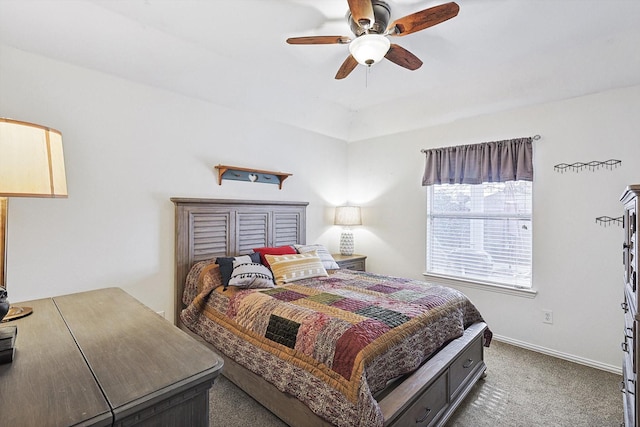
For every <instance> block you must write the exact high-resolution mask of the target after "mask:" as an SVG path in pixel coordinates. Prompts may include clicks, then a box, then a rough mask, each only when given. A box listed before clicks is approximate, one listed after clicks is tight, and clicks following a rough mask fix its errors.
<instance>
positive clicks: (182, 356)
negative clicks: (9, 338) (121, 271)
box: [0, 288, 223, 427]
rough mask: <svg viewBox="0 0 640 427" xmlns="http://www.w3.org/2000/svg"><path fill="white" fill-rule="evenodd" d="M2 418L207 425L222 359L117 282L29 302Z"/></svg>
mask: <svg viewBox="0 0 640 427" xmlns="http://www.w3.org/2000/svg"><path fill="white" fill-rule="evenodd" d="M30 304H31V305H32V306H33V308H34V313H33V314H32V315H31V316H28V317H24V318H21V319H18V320H14V321H12V322H11V324H12V325H15V326H16V327H17V328H18V329H19V330H20V337H19V338H18V339H17V340H15V350H16V353H15V357H14V360H13V362H12V363H8V364H1V365H0V399H1V400H2V414H1V416H0V419H1V420H2V421H0V424H1V425H9V426H71V425H73V426H78V425H82V426H137V427H140V426H163V427H179V426H202V427H204V426H208V425H209V410H208V406H209V398H208V395H209V393H208V390H209V388H210V387H211V385H212V383H213V381H214V379H215V377H216V376H217V375H218V374H219V372H220V371H221V369H222V366H223V362H222V359H221V358H220V357H219V356H218V355H217V354H216V353H214V352H213V351H211V350H209V349H208V348H206V347H205V346H203V345H202V344H200V343H199V342H197V341H196V340H194V339H193V338H191V337H189V336H188V335H187V334H185V333H184V332H182V331H180V330H179V329H178V328H176V327H175V326H173V325H172V324H171V323H170V322H167V321H166V320H165V319H163V318H162V317H160V316H158V315H157V314H156V313H155V312H153V311H152V310H150V309H149V308H147V307H145V306H144V305H143V304H142V303H140V302H138V301H137V300H136V299H134V298H133V297H131V296H129V294H127V293H126V292H124V291H123V290H121V289H118V288H108V289H100V290H96V291H89V292H82V293H78V294H72V295H65V296H60V297H53V298H46V299H40V300H36V301H31V302H30Z"/></svg>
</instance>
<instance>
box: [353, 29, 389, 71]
mask: <svg viewBox="0 0 640 427" xmlns="http://www.w3.org/2000/svg"><path fill="white" fill-rule="evenodd" d="M390 47H391V42H390V41H389V39H388V38H387V37H386V36H383V35H382V34H363V35H361V36H359V37H357V38H356V39H355V40H353V41H352V42H351V43H349V52H350V53H351V55H353V57H354V58H355V60H356V61H358V63H360V64H362V65H373V64H375V63H376V62H380V61H382V58H384V56H385V55H386V54H387V52H388V51H389V48H390Z"/></svg>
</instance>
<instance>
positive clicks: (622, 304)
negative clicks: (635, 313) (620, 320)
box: [620, 302, 629, 313]
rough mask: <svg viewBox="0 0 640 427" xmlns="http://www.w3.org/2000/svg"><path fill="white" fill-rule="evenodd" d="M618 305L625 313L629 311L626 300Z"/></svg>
mask: <svg viewBox="0 0 640 427" xmlns="http://www.w3.org/2000/svg"><path fill="white" fill-rule="evenodd" d="M620 307H622V309H623V310H624V312H625V313H626V312H627V311H629V304H627V303H626V302H623V303H621V304H620Z"/></svg>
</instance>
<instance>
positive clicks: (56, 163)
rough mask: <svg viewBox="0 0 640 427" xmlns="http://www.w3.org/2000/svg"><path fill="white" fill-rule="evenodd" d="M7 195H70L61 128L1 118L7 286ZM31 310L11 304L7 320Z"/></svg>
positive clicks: (0, 235)
mask: <svg viewBox="0 0 640 427" xmlns="http://www.w3.org/2000/svg"><path fill="white" fill-rule="evenodd" d="M8 197H67V178H66V174H65V168H64V154H63V150H62V134H61V133H60V132H59V131H57V130H55V129H51V128H48V127H46V126H40V125H37V124H34V123H27V122H21V121H18V120H11V119H4V118H0V286H2V287H4V288H6V265H7V264H6V263H7V261H6V259H7V258H6V256H7V229H8V205H9V201H8ZM26 309H28V310H26ZM30 312H31V309H30V308H28V307H27V308H21V307H13V306H12V307H11V309H10V310H9V314H7V316H6V317H5V319H4V320H7V319H10V318H17V317H21V316H24V315H26V314H29V313H30Z"/></svg>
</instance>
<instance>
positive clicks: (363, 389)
mask: <svg viewBox="0 0 640 427" xmlns="http://www.w3.org/2000/svg"><path fill="white" fill-rule="evenodd" d="M171 201H172V202H173V203H174V204H175V211H176V240H175V245H176V286H175V288H176V292H175V301H176V313H175V319H176V323H177V324H178V326H179V327H181V328H182V329H183V330H185V331H187V332H188V333H190V334H192V335H193V336H195V337H196V338H198V339H200V340H202V341H203V342H204V343H206V344H207V345H208V346H210V347H211V348H212V349H214V350H215V351H216V352H217V353H219V354H221V356H222V357H223V358H224V360H225V365H224V369H223V372H222V373H223V375H225V376H226V377H227V378H228V379H229V380H231V381H232V382H233V383H235V384H236V385H237V386H238V387H240V388H241V389H242V390H244V391H245V392H246V393H247V394H249V395H250V396H252V397H253V398H254V399H256V400H257V401H258V402H260V403H261V404H262V405H264V406H265V407H266V408H267V409H269V410H270V411H271V412H273V413H274V414H275V415H277V416H278V417H279V418H281V419H282V420H283V421H284V422H286V423H287V424H289V425H291V426H305V427H306V426H330V425H378V426H382V425H384V426H405V425H419V426H440V425H444V423H445V422H446V421H447V420H448V418H449V417H450V416H451V415H452V413H453V412H454V411H455V409H456V408H457V407H458V406H459V405H460V403H461V402H462V401H463V399H464V398H465V397H466V395H467V394H468V393H469V391H470V390H471V388H472V387H473V385H474V384H475V382H476V381H477V380H478V379H479V378H481V377H482V376H483V375H484V372H485V370H486V365H485V363H484V360H483V346H484V345H488V341H489V340H490V332H489V330H488V329H487V325H486V324H485V323H484V322H483V321H482V318H481V316H480V315H479V313H477V312H475V311H474V310H475V308H474V307H473V306H472V304H471V303H470V302H468V301H462V300H461V301H458V298H460V296H459V295H458V294H457V291H454V290H448V288H442V287H433V289H432V288H430V287H429V286H425V284H424V282H418V281H409V280H406V279H400V278H387V277H384V276H379V275H374V274H371V273H362V272H337V273H334V274H330V275H328V276H326V277H321V278H318V279H304V280H301V281H297V282H293V283H289V284H286V285H284V286H283V287H282V288H277V289H276V290H275V291H274V290H273V289H267V290H260V289H257V290H254V289H252V290H249V291H251V293H250V294H249V292H246V291H245V290H241V291H240V292H239V294H241V297H238V298H237V300H235V299H234V298H236V297H235V295H236V294H235V293H233V292H232V293H227V291H224V292H220V290H219V288H216V289H218V291H216V290H215V289H208V290H206V291H207V292H204V291H203V292H201V293H199V294H198V292H196V294H198V298H195V299H194V302H191V303H190V302H189V299H187V300H186V301H183V296H184V294H185V284H186V283H187V276H189V273H190V272H192V268H194V266H197V267H200V268H204V266H205V265H209V264H210V263H211V261H208V260H212V259H215V258H216V257H228V256H235V255H239V254H246V253H249V252H251V251H252V249H253V248H256V247H263V246H271V247H273V246H284V245H296V244H298V245H300V244H302V245H304V244H306V229H305V226H306V206H307V203H305V202H280V201H275V202H274V201H247V200H221V199H188V198H172V199H171ZM192 273H193V272H192ZM338 281H347V282H348V283H349V284H348V286H346V287H342V286H343V284H337V282H338ZM349 281H350V282H349ZM400 282H406V286H407V287H408V288H407V290H402V291H401V292H403V293H409V294H415V293H419V292H423V291H422V288H425V289H426V288H429V289H430V290H429V291H428V292H435V293H436V295H435V296H433V295H426V294H425V295H424V296H422V295H418V296H419V297H420V298H423V300H424V298H428V299H429V301H435V300H438V299H443V300H447V299H448V298H455V307H456V310H457V311H465V313H466V312H467V311H468V312H469V313H466V314H465V315H468V316H469V317H468V318H466V320H464V321H462V323H461V324H463V326H464V329H462V326H461V327H460V328H459V329H460V331H459V332H458V333H455V336H451V337H450V336H448V335H445V334H444V332H442V334H440V333H438V334H435V335H442V336H441V337H439V338H438V339H439V340H440V341H438V339H435V338H434V339H433V342H431V338H429V341H430V343H431V345H432V346H435V347H434V349H430V350H429V351H428V352H429V355H428V357H426V360H424V361H422V360H420V361H414V362H413V363H414V364H415V365H416V366H413V367H412V368H411V371H410V372H407V373H402V374H399V375H396V373H397V372H395V371H397V370H400V369H401V367H397V366H396V365H398V364H400V365H401V364H402V363H405V360H406V359H407V357H406V356H407V354H406V350H403V347H402V346H403V345H404V346H407V345H408V344H407V343H405V342H404V341H403V340H400V339H399V338H394V339H391V338H389V339H387V338H385V339H384V340H382V339H372V341H371V342H367V343H365V344H366V347H364V348H361V349H360V350H362V351H360V352H358V353H357V354H356V353H353V352H351V353H350V354H349V357H347V359H348V362H349V364H347V365H346V366H347V368H344V366H343V367H342V368H335V367H334V370H332V369H328V368H327V366H325V364H323V363H319V362H317V361H311V362H310V360H311V358H305V355H302V356H299V358H298V356H295V354H296V352H295V351H292V350H291V348H293V346H283V345H282V343H277V344H273V342H272V341H271V340H267V339H263V338H262V337H259V336H257V335H255V334H254V335H252V336H249V337H248V338H247V340H246V341H240V340H239V339H238V334H237V333H236V332H237V331H236V329H240V328H238V327H236V326H232V325H231V323H229V322H227V321H222V322H220V323H215V322H217V320H216V318H217V317H219V316H218V313H216V309H215V307H214V308H211V307H209V308H204V307H205V304H207V303H206V302H205V300H208V301H213V302H212V303H211V304H212V305H213V306H216V305H217V306H221V305H224V304H230V305H232V306H233V307H236V305H238V306H239V305H240V304H242V303H243V301H251V304H248V306H250V307H269V310H271V309H272V306H273V304H275V302H274V301H273V299H274V297H273V293H274V292H280V291H286V292H288V293H297V294H304V295H303V297H304V298H302V297H301V298H300V301H307V300H309V299H311V300H313V304H315V305H317V304H316V303H317V299H318V296H322V297H323V298H325V299H326V298H327V295H328V296H329V297H330V298H335V297H336V295H338V294H339V295H343V294H341V292H343V293H344V292H346V291H345V289H348V290H349V292H351V291H352V290H355V291H357V292H355V291H354V292H351V293H350V294H349V300H350V301H351V300H356V299H358V298H364V299H365V300H366V299H367V298H374V297H375V298H378V297H380V298H383V299H384V298H386V296H385V295H384V292H382V291H381V289H387V288H389V289H390V288H393V287H394V286H396V284H398V286H400ZM358 286H361V287H363V289H359V288H358ZM403 286H404V285H403ZM357 288H358V289H357ZM200 291H202V289H200V290H199V292H200ZM389 292H390V291H389ZM424 292H427V291H426V290H425V291H424ZM205 294H206V295H205ZM355 294H357V296H354V297H353V298H351V296H352V295H355ZM247 295H249V296H250V298H253V299H249V297H247ZM281 295H282V294H281ZM363 295H364V296H363ZM393 295H398V294H396V293H395V292H394V293H393ZM418 296H416V298H417V297H418ZM433 298H436V299H435V300H434V299H433ZM332 301H333V300H332ZM452 301H453V300H452ZM323 303H324V304H326V301H324V302H323ZM355 303H357V301H356V302H355ZM384 303H386V304H390V303H389V301H386V302H384ZM234 304H236V305H234ZM296 304H301V303H299V302H298V301H296ZM392 304H394V307H395V304H399V303H398V302H397V301H396V300H394V302H393V303H392ZM196 305H197V306H198V307H195V308H194V306H196ZM245 305H246V304H245ZM423 305H424V304H423ZM436 305H437V304H436ZM443 305H444V303H443ZM416 306H418V305H416V304H413V305H412V307H414V308H415V307H416ZM225 307H226V308H225V309H224V310H221V311H225V310H226V311H228V309H229V307H228V306H225ZM273 307H275V306H273ZM291 307H292V306H291V305H289V306H287V308H286V310H290V309H291ZM398 307H400V306H398ZM434 307H435V306H434ZM434 307H431V308H432V310H430V313H440V311H441V310H440V308H439V307H435V308H434ZM298 308H299V307H298ZM298 308H296V309H298ZM305 309H306V306H305ZM403 309H406V307H405V308H398V311H402V310H403ZM275 310H280V311H281V310H284V308H281V307H279V308H275ZM331 310H333V308H331ZM331 310H330V312H331V313H335V311H331ZM255 311H264V310H262V309H260V310H255ZM280 311H278V312H280ZM200 313H202V314H200ZM443 313H444V311H443ZM395 314H396V315H397V313H395ZM341 315H344V313H342V314H341ZM347 315H351V314H349V313H347ZM430 315H431V314H430ZM412 316H413V315H410V316H409V317H408V318H407V319H404V320H401V321H398V322H397V325H395V324H393V325H392V327H391V328H390V329H393V330H398V331H400V332H401V333H399V334H398V335H402V334H405V335H406V336H407V337H409V335H407V334H408V332H407V331H408V330H409V329H411V330H415V331H418V330H419V331H421V332H420V333H423V334H424V333H427V332H428V331H429V329H428V328H434V326H428V324H427V323H426V322H423V321H422V320H420V321H418V320H417V319H418V317H417V316H418V315H416V318H415V319H414V318H413V317H412ZM438 316H440V314H438ZM446 316H448V314H447V315H445V314H442V318H440V317H439V318H438V319H439V321H444V320H443V319H444V317H446ZM196 317H200V318H202V319H203V320H204V322H203V324H206V325H208V326H206V328H209V329H205V326H202V325H199V324H196V323H194V322H195V320H194V318H196ZM272 317H273V316H272ZM325 317H326V316H325ZM325 317H323V319H324V318H325ZM405 317H406V316H405ZM469 319H472V320H473V321H470V320H469ZM384 321H385V322H387V320H384ZM394 321H396V320H394ZM225 322H227V323H225ZM257 323H260V321H257ZM352 323H355V322H352ZM374 323H375V324H376V325H381V324H382V322H377V321H374ZM222 324H224V325H225V326H224V327H222V326H221V325H222ZM301 324H302V323H301ZM418 325H419V326H418ZM443 325H444V324H443ZM382 326H383V327H384V328H386V326H385V325H382ZM396 326H397V327H396ZM422 328H425V329H422ZM447 328H448V327H442V328H440V329H438V330H442V331H444V330H447ZM450 329H452V330H453V329H455V328H453V326H452V327H451V328H450ZM385 332H386V329H385ZM381 333H382V332H381ZM447 333H448V332H447ZM451 333H454V332H451ZM460 334H461V335H460ZM316 335H320V333H317V334H316ZM304 336H307V335H304ZM354 336H358V335H357V334H356V335H354ZM384 336H385V337H387V335H384ZM389 336H391V335H389ZM376 337H377V336H376ZM223 338H224V339H227V338H228V339H229V342H226V341H225V343H224V344H221V341H220V340H222V339H223ZM351 340H352V339H351ZM407 340H409V338H407ZM267 342H268V343H269V344H273V345H271V347H277V348H278V352H279V353H282V354H283V355H284V356H285V357H284V358H285V359H289V361H290V362H291V363H290V365H291V367H290V366H289V365H286V366H285V365H283V363H284V362H282V361H281V360H277V359H276V360H275V361H274V359H273V357H274V355H273V354H271V353H275V352H276V350H272V349H271V350H270V347H269V348H266V349H265V347H264V344H265V343H267ZM374 342H375V343H380V342H385V344H380V348H377V347H375V346H374V345H373V343H374ZM212 343H216V345H217V346H216V345H214V344H212ZM323 345H326V344H323ZM363 345H364V344H363ZM285 347H286V348H285ZM382 347H384V349H381V348H382ZM414 347H415V345H414ZM296 348H297V347H296ZM365 350H371V351H369V353H367V352H366V351H365ZM431 350H433V351H431ZM269 351H271V353H270V352H269ZM313 351H315V350H310V353H309V354H311V353H313ZM349 351H350V350H349ZM425 351H427V350H425ZM388 352H391V353H392V354H387V353H388ZM394 352H395V353H394ZM346 353H349V352H348V351H347V352H346ZM346 353H345V354H346ZM336 354H337V352H336ZM362 354H365V356H363V355H362ZM230 355H231V356H230ZM234 355H235V356H234ZM250 355H251V356H253V355H256V357H249V356H250ZM336 357H337V356H336ZM394 357H396V359H394ZM385 358H386V359H385ZM342 359H344V357H342V358H341V360H342ZM364 359H366V360H367V361H368V362H367V363H365V362H364V361H363V360H364ZM393 360H395V361H396V362H398V361H402V363H393V362H390V361H393ZM333 363H334V364H336V366H337V365H338V364H337V362H333ZM368 363H371V365H376V366H377V370H376V368H374V367H372V366H370V365H369V364H368ZM406 363H407V364H410V363H411V361H408V362H406ZM328 365H330V363H328ZM260 366H263V367H267V366H269V369H264V371H262V372H260ZM341 369H342V371H341ZM280 372H286V373H291V374H290V377H291V378H294V377H295V378H296V381H297V378H300V379H301V380H305V381H307V380H308V381H309V383H307V382H302V381H301V382H300V383H297V382H295V381H287V380H286V378H285V379H284V380H283V379H282V378H281V377H282V376H281V375H280V376H279V375H278V373H280ZM336 372H337V373H336ZM259 373H260V374H259ZM356 374H357V375H356ZM391 374H393V375H391ZM288 375H289V374H288ZM380 375H382V376H380ZM384 375H390V376H391V377H392V378H391V377H390V378H387V377H385V376H384ZM327 378H329V379H328V380H327ZM321 380H322V381H321ZM369 381H371V383H372V384H373V385H372V386H371V387H370V384H369ZM309 384H311V385H309ZM336 390H337V391H336ZM334 397H336V402H335V404H334V403H331V402H333V400H331V399H333V398H334ZM349 402H351V403H353V402H356V403H353V408H357V409H353V408H352V406H350V405H351V403H349ZM363 402H364V403H363ZM341 405H342V406H341ZM352 412H353V414H352ZM354 414H356V415H357V416H356V418H353V415H354ZM350 417H351V418H350ZM329 420H331V422H330V421H329Z"/></svg>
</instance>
